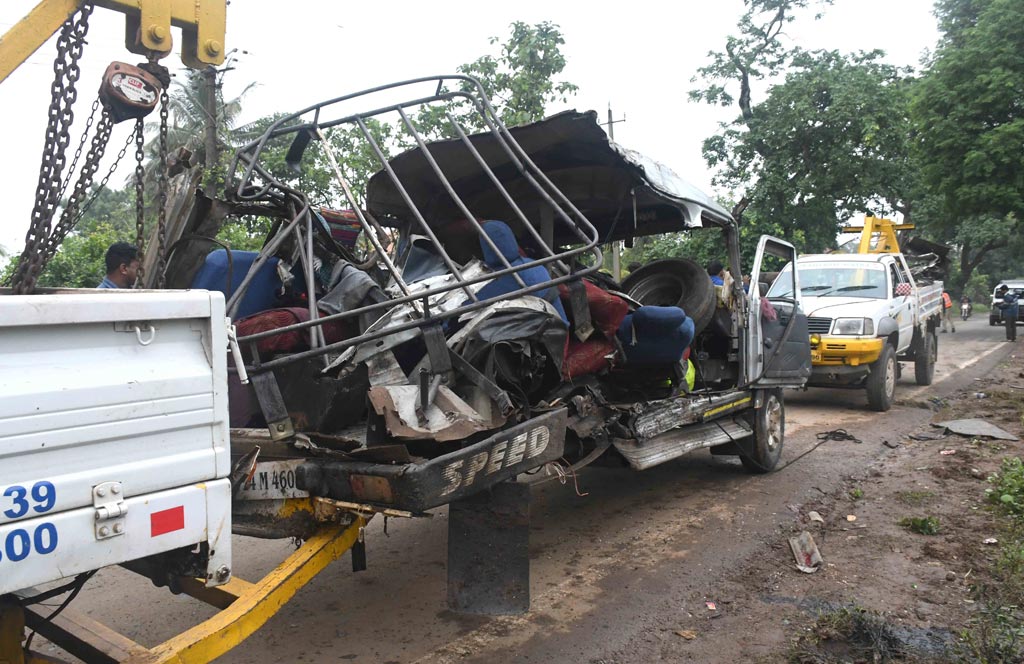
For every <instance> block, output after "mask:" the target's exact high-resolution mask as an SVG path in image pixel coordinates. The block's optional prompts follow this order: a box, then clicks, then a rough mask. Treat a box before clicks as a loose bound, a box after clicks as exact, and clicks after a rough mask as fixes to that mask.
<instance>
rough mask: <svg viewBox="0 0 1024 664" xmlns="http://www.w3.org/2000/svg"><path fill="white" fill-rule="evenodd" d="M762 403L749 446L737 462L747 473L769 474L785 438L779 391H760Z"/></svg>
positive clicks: (756, 414)
mask: <svg viewBox="0 0 1024 664" xmlns="http://www.w3.org/2000/svg"><path fill="white" fill-rule="evenodd" d="M762 396H763V399H764V402H763V403H762V405H761V407H760V408H758V409H757V410H755V411H754V416H753V425H754V435H753V437H752V443H753V444H752V445H750V446H746V447H745V448H744V449H743V453H742V454H740V463H742V464H743V467H744V468H745V469H746V470H747V472H750V473H757V474H763V473H770V472H771V471H773V470H774V469H775V466H776V465H778V463H779V458H780V457H781V456H782V443H783V442H784V440H785V438H786V406H785V403H784V402H783V400H782V390H781V389H779V388H776V389H773V390H762Z"/></svg>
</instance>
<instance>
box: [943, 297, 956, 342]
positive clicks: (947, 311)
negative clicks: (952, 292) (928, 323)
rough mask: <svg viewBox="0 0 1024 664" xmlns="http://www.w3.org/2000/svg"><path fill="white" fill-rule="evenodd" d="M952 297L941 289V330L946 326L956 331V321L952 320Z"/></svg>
mask: <svg viewBox="0 0 1024 664" xmlns="http://www.w3.org/2000/svg"><path fill="white" fill-rule="evenodd" d="M952 314H953V298H951V297H950V296H949V293H948V292H947V291H942V331H943V332H946V327H947V326H948V327H951V328H953V333H954V334H955V333H956V323H955V322H954V321H953V316H952Z"/></svg>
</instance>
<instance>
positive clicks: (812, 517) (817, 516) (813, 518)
mask: <svg viewBox="0 0 1024 664" xmlns="http://www.w3.org/2000/svg"><path fill="white" fill-rule="evenodd" d="M807 518H808V519H809V520H811V521H815V522H817V523H825V519H823V518H822V517H821V515H820V514H818V513H817V512H815V511H814V510H811V511H810V512H808V513H807Z"/></svg>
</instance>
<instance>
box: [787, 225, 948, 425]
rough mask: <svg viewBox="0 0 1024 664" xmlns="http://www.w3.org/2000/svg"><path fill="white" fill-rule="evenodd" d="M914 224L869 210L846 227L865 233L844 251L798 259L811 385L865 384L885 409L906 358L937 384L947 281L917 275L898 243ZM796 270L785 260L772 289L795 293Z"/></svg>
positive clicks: (924, 379)
mask: <svg viewBox="0 0 1024 664" xmlns="http://www.w3.org/2000/svg"><path fill="white" fill-rule="evenodd" d="M913 228H914V226H913V225H912V224H898V223H896V222H894V221H892V220H890V219H882V218H878V217H871V216H868V217H866V218H865V220H864V224H863V225H862V226H849V227H847V228H846V229H845V230H846V231H848V232H860V234H861V236H860V239H859V240H858V241H855V242H851V243H850V244H849V245H847V250H846V251H839V252H836V253H832V254H811V255H803V256H800V258H799V259H798V260H797V261H796V263H795V265H796V267H797V269H796V271H797V272H798V273H799V274H800V275H801V282H802V285H801V287H800V291H799V295H798V296H797V297H798V299H799V300H800V302H801V303H802V305H803V307H804V308H805V309H806V310H807V312H808V331H809V332H810V342H811V359H812V362H813V371H812V374H811V379H810V381H808V386H813V387H835V388H850V389H864V390H865V391H866V393H867V400H868V405H869V407H870V408H871V409H872V410H875V411H886V410H889V408H891V407H892V403H893V400H894V399H895V392H896V381H897V380H898V379H899V376H900V361H908V362H913V363H914V377H915V380H916V381H917V384H918V385H930V384H931V382H932V378H933V376H934V373H935V362H936V359H937V358H938V348H939V341H938V336H937V334H936V331H937V329H938V326H939V324H940V321H941V317H940V316H941V312H942V288H943V287H942V282H941V281H933V280H930V279H925V282H922V283H918V281H917V279H916V278H915V276H914V270H912V269H911V266H910V264H909V263H908V261H907V259H906V257H905V256H904V254H903V253H902V252H901V251H900V245H899V237H898V235H897V232H899V231H908V230H912V229H913ZM928 248H929V249H934V248H936V247H935V245H931V244H930V243H929V244H928ZM938 248H939V249H940V250H941V249H942V248H941V247H938ZM792 272H793V265H792V264H790V265H787V266H786V267H785V268H784V269H783V271H782V272H781V273H780V275H779V279H778V280H777V281H776V282H775V283H774V284H773V285H772V288H771V290H770V291H769V295H785V296H792V295H793V291H792V290H791V289H790V281H789V278H788V277H789V275H790V274H791V273H792ZM918 278H921V277H918Z"/></svg>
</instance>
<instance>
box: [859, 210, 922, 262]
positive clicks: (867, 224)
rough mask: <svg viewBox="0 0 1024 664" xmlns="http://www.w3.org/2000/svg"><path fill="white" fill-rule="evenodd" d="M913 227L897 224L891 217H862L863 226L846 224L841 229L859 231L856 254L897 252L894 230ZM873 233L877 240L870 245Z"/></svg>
mask: <svg viewBox="0 0 1024 664" xmlns="http://www.w3.org/2000/svg"><path fill="white" fill-rule="evenodd" d="M913 228H914V224H897V223H896V222H895V221H893V220H892V219H882V218H880V217H864V225H863V226H847V227H845V228H844V229H843V231H844V232H846V233H860V244H859V245H858V246H857V253H858V254H897V253H899V251H900V243H899V240H898V239H897V238H896V231H908V230H913ZM875 233H878V242H877V243H876V244H875V246H874V247H872V246H871V240H872V238H873V237H874V235H875Z"/></svg>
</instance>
